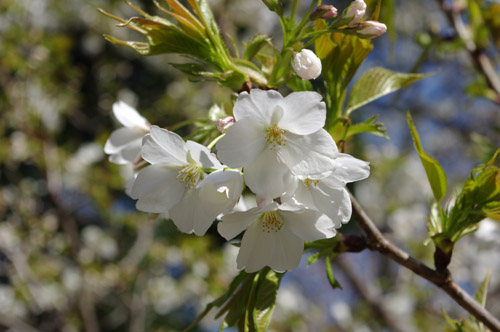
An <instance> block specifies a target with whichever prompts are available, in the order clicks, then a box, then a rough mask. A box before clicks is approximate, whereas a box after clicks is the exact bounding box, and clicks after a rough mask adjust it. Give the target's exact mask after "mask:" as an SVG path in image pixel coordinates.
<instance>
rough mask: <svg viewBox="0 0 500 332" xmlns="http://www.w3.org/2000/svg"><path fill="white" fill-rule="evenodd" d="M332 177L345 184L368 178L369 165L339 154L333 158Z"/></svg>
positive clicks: (347, 155)
mask: <svg viewBox="0 0 500 332" xmlns="http://www.w3.org/2000/svg"><path fill="white" fill-rule="evenodd" d="M335 164H336V167H335V171H334V172H333V176H335V177H336V178H337V179H339V180H342V181H344V182H346V183H349V182H354V181H359V180H363V179H366V178H367V177H368V176H370V163H368V162H366V161H363V160H360V159H357V158H354V157H353V156H351V155H349V154H346V153H339V154H338V155H337V157H336V158H335Z"/></svg>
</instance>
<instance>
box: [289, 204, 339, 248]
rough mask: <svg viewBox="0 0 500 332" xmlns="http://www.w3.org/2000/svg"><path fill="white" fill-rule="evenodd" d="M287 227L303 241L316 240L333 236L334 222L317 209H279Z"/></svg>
mask: <svg viewBox="0 0 500 332" xmlns="http://www.w3.org/2000/svg"><path fill="white" fill-rule="evenodd" d="M280 214H281V216H282V217H283V219H284V221H285V223H286V225H287V227H289V228H290V230H291V231H292V232H293V233H295V235H297V236H298V237H299V238H301V239H302V240H304V241H316V240H319V239H326V238H331V237H333V236H335V234H336V232H335V230H333V228H334V226H335V223H334V222H333V221H332V220H331V219H330V218H328V217H327V216H326V215H324V214H321V213H320V212H318V211H314V210H309V209H303V210H300V211H295V212H292V211H280Z"/></svg>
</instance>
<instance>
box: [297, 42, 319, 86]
mask: <svg viewBox="0 0 500 332" xmlns="http://www.w3.org/2000/svg"><path fill="white" fill-rule="evenodd" d="M292 68H293V70H294V71H295V73H296V74H297V75H299V77H301V78H303V79H305V80H313V79H315V78H317V77H318V76H319V75H320V74H321V60H320V59H319V58H318V57H317V56H316V54H314V52H313V51H311V50H308V49H303V50H302V51H300V52H299V53H297V54H295V56H294V57H293V59H292Z"/></svg>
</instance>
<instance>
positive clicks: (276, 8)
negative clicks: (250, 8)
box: [262, 0, 283, 16]
mask: <svg viewBox="0 0 500 332" xmlns="http://www.w3.org/2000/svg"><path fill="white" fill-rule="evenodd" d="M262 2H263V3H264V4H265V5H266V6H267V8H269V10H271V11H273V12H275V13H276V14H278V15H279V16H283V1H282V0H262Z"/></svg>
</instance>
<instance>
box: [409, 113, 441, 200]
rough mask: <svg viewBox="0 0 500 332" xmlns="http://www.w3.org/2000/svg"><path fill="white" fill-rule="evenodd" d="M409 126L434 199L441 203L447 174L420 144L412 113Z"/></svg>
mask: <svg viewBox="0 0 500 332" xmlns="http://www.w3.org/2000/svg"><path fill="white" fill-rule="evenodd" d="M407 119H408V126H409V127H410V131H411V136H412V138H413V143H414V144H415V149H416V150H417V152H418V155H419V157H420V160H421V161H422V165H423V166H424V169H425V173H426V174H427V179H428V180H429V184H430V185H431V188H432V193H433V194H434V199H435V200H436V202H438V203H439V202H440V201H441V199H442V198H443V196H444V195H445V194H446V174H445V173H444V171H443V168H442V167H441V165H440V164H439V162H438V161H437V160H436V159H434V158H432V157H431V156H429V155H428V154H426V153H425V151H424V149H423V148H422V144H421V143H420V138H419V136H418V132H417V129H416V128H415V125H414V124H413V120H412V118H411V115H410V112H408V114H407Z"/></svg>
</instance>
